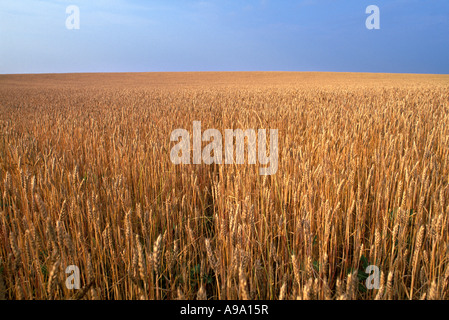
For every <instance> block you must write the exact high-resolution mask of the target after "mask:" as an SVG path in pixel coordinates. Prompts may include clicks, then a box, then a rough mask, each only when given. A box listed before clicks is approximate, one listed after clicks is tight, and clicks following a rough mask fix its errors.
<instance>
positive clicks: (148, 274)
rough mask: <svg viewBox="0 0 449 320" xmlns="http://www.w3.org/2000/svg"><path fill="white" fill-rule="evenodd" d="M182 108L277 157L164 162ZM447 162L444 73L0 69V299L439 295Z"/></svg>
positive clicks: (448, 264)
mask: <svg viewBox="0 0 449 320" xmlns="http://www.w3.org/2000/svg"><path fill="white" fill-rule="evenodd" d="M194 121H201V126H202V130H203V132H204V130H206V129H209V128H215V129H217V130H219V131H220V132H225V130H226V129H242V130H246V129H249V128H251V129H256V130H257V129H267V130H268V129H277V130H278V168H277V171H276V173H275V174H272V175H260V174H259V167H260V165H259V163H258V164H256V165H254V164H250V163H246V162H245V163H244V164H216V163H214V164H210V165H209V164H205V163H201V164H179V165H176V164H174V163H172V161H171V160H170V150H171V149H172V147H173V146H174V145H175V142H173V141H171V140H170V136H171V133H172V132H173V130H175V129H178V128H182V129H186V130H187V131H189V132H192V124H193V122H194ZM205 145H207V142H203V145H202V146H203V147H204V146H205ZM271 151H273V150H271ZM448 179H449V76H448V75H413V74H363V73H313V72H223V73H220V72H203V73H202V72H199V73H121V74H120V73H117V74H40V75H0V299H8V300H9V299H12V300H15V299H26V300H29V299H45V300H46V299H58V300H59V299H118V300H119V299H164V300H173V299H189V300H191V299H220V300H222V299H238V300H240V299H255V300H259V299H275V300H278V299H304V300H313V299H339V300H350V299H369V300H373V299H394V300H397V299H401V300H402V299H448V298H449V180H448ZM69 266H77V267H78V269H79V271H80V273H79V274H80V288H79V289H78V290H71V289H69V288H67V286H66V279H67V277H68V276H69V274H66V273H65V270H66V268H67V267H69ZM369 266H371V267H369ZM373 267H375V268H374V269H376V268H377V270H378V271H379V277H378V278H370V277H372V274H371V273H370V272H369V270H372V269H373ZM370 268H371V269H370ZM374 274H376V272H374ZM370 279H374V280H376V279H378V280H379V281H378V286H376V287H375V288H371V287H369V286H367V280H370ZM375 282H376V281H374V282H373V283H375Z"/></svg>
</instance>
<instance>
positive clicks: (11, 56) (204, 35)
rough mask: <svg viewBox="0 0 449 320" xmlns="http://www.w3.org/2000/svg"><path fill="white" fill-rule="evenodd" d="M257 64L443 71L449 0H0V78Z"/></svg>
mask: <svg viewBox="0 0 449 320" xmlns="http://www.w3.org/2000/svg"><path fill="white" fill-rule="evenodd" d="M69 5H76V6H78V7H79V9H80V29H79V30H69V29H67V28H66V25H65V22H66V18H67V17H68V16H69V15H68V14H67V13H66V7H67V6H69ZM369 5H377V6H378V7H379V9H380V29H379V30H368V29H367V28H366V27H365V20H366V18H367V17H368V14H366V13H365V9H366V7H367V6H369ZM256 70H265V71H347V72H392V73H396V72H403V73H445V74H447V73H449V1H447V0H425V1H424V0H321V1H320V0H295V1H281V0H278V1H274V0H240V1H237V0H221V1H218V0H203V1H190V0H175V1H169V0H165V1H159V0H156V1H151V0H150V1H143V0H129V1H126V0H69V1H65V0H47V1H44V0H42V1H39V0H0V73H2V74H8V73H54V72H56V73H60V72H146V71H256Z"/></svg>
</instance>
